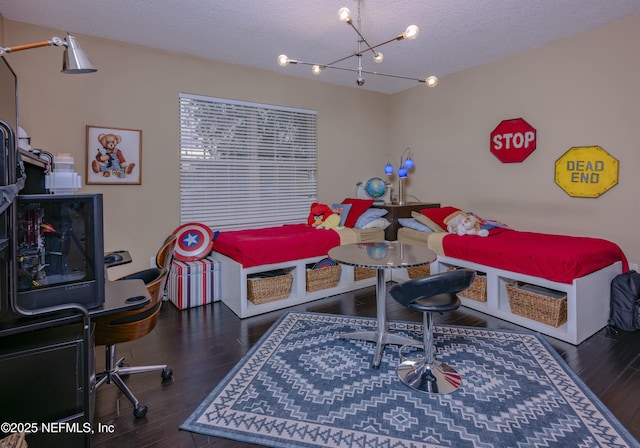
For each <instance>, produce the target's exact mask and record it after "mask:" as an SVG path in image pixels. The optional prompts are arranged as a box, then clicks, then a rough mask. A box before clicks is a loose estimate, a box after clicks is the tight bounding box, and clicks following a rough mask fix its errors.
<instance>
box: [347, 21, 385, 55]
mask: <svg viewBox="0 0 640 448" xmlns="http://www.w3.org/2000/svg"><path fill="white" fill-rule="evenodd" d="M347 23H348V24H349V25H351V28H353V30H354V31H355V32H356V33H358V36H360V41H361V42H363V43H364V44H365V45H366V46H367V50H369V51H371V53H373V56H377V55H378V53H377V52H376V51H375V50H374V48H376V47H379V46H380V45H384V44H380V45H376V46H375V47H372V46H371V45H369V42H367V39H365V37H364V36H363V35H362V33H361V32H360V30H359V29H358V28H356V26H355V25H354V24H353V22H352V21H351V20H349V21H348V22H347ZM389 42H391V41H389ZM356 55H358V56H360V55H362V52H361V51H358V53H356Z"/></svg>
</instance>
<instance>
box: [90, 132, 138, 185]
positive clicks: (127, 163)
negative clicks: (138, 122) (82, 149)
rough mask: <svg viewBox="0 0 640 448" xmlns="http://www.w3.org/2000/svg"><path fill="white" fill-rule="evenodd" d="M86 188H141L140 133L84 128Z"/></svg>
mask: <svg viewBox="0 0 640 448" xmlns="http://www.w3.org/2000/svg"><path fill="white" fill-rule="evenodd" d="M85 183H86V184H87V185H92V184H98V185H142V131H141V130H139V129H126V128H114V127H102V126H93V125H87V158H86V167H85Z"/></svg>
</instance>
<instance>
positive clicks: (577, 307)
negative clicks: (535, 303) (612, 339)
mask: <svg viewBox="0 0 640 448" xmlns="http://www.w3.org/2000/svg"><path fill="white" fill-rule="evenodd" d="M450 267H463V268H469V269H473V270H475V271H478V272H483V273H486V275H487V301H486V302H479V301H477V300H473V299H469V298H467V297H464V296H461V297H460V298H461V300H462V304H463V305H464V306H466V307H468V308H472V309H474V310H477V311H481V312H483V313H486V314H489V315H491V316H495V317H498V318H500V319H504V320H506V321H509V322H512V323H514V324H517V325H521V326H523V327H526V328H529V329H531V330H534V331H538V332H540V333H543V334H546V335H548V336H551V337H554V338H557V339H560V340H562V341H565V342H569V343H570V344H574V345H578V344H580V343H581V342H582V341H584V340H585V339H587V338H588V337H589V336H591V335H593V334H594V333H596V332H598V331H599V330H601V329H602V328H603V327H605V326H606V325H607V320H608V318H609V300H610V299H609V298H610V294H611V292H610V288H611V280H613V278H614V277H615V276H616V275H618V274H620V273H621V272H622V262H620V261H617V262H615V263H613V264H611V265H610V266H607V267H605V268H603V269H600V270H599V271H596V272H592V273H591V274H588V275H585V276H584V277H580V278H577V279H574V280H573V283H571V284H568V283H558V282H553V281H550V280H545V279H543V278H539V277H533V276H531V275H525V274H518V273H515V272H510V271H505V270H503V269H497V268H492V267H489V266H484V265H481V264H478V263H473V262H470V261H466V260H460V259H457V258H452V257H446V256H441V255H439V256H438V259H437V260H436V261H435V262H433V263H431V272H432V273H436V272H444V271H446V270H447V269H448V268H450ZM407 279H408V275H407V273H406V270H404V269H397V270H394V273H393V280H395V281H404V280H407ZM515 281H519V282H525V283H528V284H531V285H536V286H541V287H544V288H548V289H553V290H555V291H561V292H564V293H566V294H567V322H566V323H564V324H562V325H560V326H559V327H557V328H556V327H554V326H551V325H547V324H544V323H541V322H538V321H535V320H532V319H528V318H526V317H522V316H518V315H516V314H513V313H511V310H510V308H509V298H508V296H507V288H506V285H507V284H508V283H513V282H515Z"/></svg>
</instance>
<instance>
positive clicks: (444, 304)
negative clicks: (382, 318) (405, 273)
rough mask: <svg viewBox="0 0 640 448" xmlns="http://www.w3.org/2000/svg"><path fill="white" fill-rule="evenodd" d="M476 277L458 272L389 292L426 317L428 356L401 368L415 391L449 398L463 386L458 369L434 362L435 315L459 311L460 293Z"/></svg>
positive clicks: (401, 285)
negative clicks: (448, 396) (450, 394)
mask: <svg viewBox="0 0 640 448" xmlns="http://www.w3.org/2000/svg"><path fill="white" fill-rule="evenodd" d="M475 276H476V273H475V271H472V270H469V269H457V270H454V271H448V272H441V273H439V274H433V275H431V276H428V277H422V278H418V279H415V280H409V281H406V282H404V283H397V284H395V285H393V286H392V287H391V288H390V289H389V293H390V294H391V296H392V297H393V298H394V299H395V300H396V302H398V303H400V304H401V305H404V306H406V307H408V308H411V309H414V310H417V311H421V312H422V313H423V322H424V345H423V349H424V356H423V357H421V358H408V359H405V360H404V361H402V363H401V364H400V365H399V366H398V376H399V377H400V380H401V381H402V382H403V383H404V384H406V385H407V386H409V387H411V388H412V389H415V390H418V391H421V392H431V393H438V394H449V393H451V392H454V391H456V390H458V388H459V387H460V386H461V385H462V377H461V376H460V375H459V374H458V372H456V371H455V369H453V368H452V367H450V366H449V365H447V364H444V363H439V362H437V361H436V360H435V359H434V356H433V350H434V347H433V313H434V312H437V313H442V312H446V311H454V310H456V309H458V307H460V299H459V298H458V296H457V293H459V292H460V291H464V290H465V289H467V288H469V287H470V286H471V283H473V279H474V278H475ZM405 348H408V346H403V347H401V348H400V356H401V358H402V350H403V349H405Z"/></svg>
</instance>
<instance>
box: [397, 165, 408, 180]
mask: <svg viewBox="0 0 640 448" xmlns="http://www.w3.org/2000/svg"><path fill="white" fill-rule="evenodd" d="M408 174H409V173H408V172H407V169H406V168H405V167H403V166H401V167H400V168H398V177H399V178H401V179H404V178H405V177H407V175H408Z"/></svg>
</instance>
